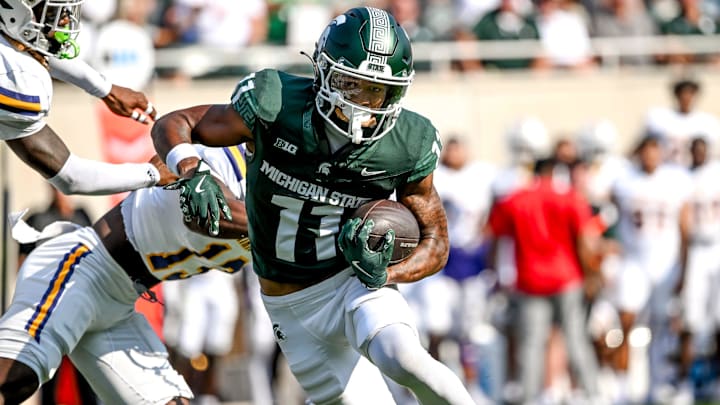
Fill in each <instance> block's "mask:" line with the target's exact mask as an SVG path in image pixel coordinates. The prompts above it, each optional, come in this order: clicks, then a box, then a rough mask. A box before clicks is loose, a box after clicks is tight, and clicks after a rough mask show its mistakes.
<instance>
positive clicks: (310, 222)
mask: <svg viewBox="0 0 720 405" xmlns="http://www.w3.org/2000/svg"><path fill="white" fill-rule="evenodd" d="M232 104H233V108H235V110H236V111H237V112H238V113H239V114H240V115H241V116H242V117H243V119H244V120H245V122H246V123H247V124H248V127H249V128H250V129H251V130H252V131H253V134H254V139H255V142H254V145H255V148H254V152H253V153H252V154H250V155H249V156H248V157H247V160H248V188H249V189H251V190H253V191H252V193H249V194H248V198H247V202H246V203H247V210H248V220H249V224H250V235H251V240H252V241H253V245H254V247H255V248H254V250H253V252H254V253H253V258H254V267H255V271H256V272H257V273H258V274H259V275H260V276H262V277H265V278H269V279H273V280H277V281H286V282H298V281H302V282H308V281H313V280H321V279H323V278H326V277H327V276H328V275H330V274H334V273H337V272H339V271H340V270H342V269H344V268H346V267H347V263H346V262H345V259H344V258H343V257H342V255H340V254H339V252H338V250H337V247H336V244H335V239H336V238H337V234H338V232H339V231H340V226H341V224H342V223H344V222H345V220H346V219H347V218H348V216H349V215H350V213H352V211H353V210H354V209H355V208H357V207H359V206H360V205H362V204H363V203H366V202H368V201H371V200H374V199H381V198H388V197H389V196H390V195H391V194H392V193H393V191H394V190H395V189H396V188H397V187H399V186H402V185H404V184H406V183H409V182H413V181H417V180H419V179H422V178H424V177H426V176H427V175H428V174H430V173H431V172H432V171H433V170H434V169H435V167H436V164H437V160H438V153H439V152H440V140H439V139H438V137H437V131H436V130H435V128H434V127H433V126H432V124H431V123H430V121H429V120H428V119H427V118H424V117H422V116H421V115H418V114H416V113H414V112H412V111H408V110H406V109H404V110H402V112H400V114H399V115H398V117H397V122H396V123H395V126H394V127H392V128H391V129H390V130H389V131H388V133H387V134H386V135H385V136H383V137H381V138H380V139H378V140H376V141H373V142H364V143H361V144H359V145H356V144H353V143H347V144H345V145H344V146H343V147H341V148H340V149H339V150H337V151H335V152H334V153H332V152H331V150H330V149H331V146H330V145H329V142H330V141H329V140H328V138H326V137H325V136H323V134H322V133H318V131H319V130H322V129H323V128H328V127H327V126H325V125H323V120H322V119H321V118H320V117H318V116H317V111H316V107H315V91H314V90H313V81H312V79H309V78H303V77H297V76H292V75H289V74H286V73H283V72H278V71H276V70H263V71H260V72H257V73H255V74H253V75H250V76H249V77H247V78H245V79H244V80H243V81H241V82H240V84H239V85H238V86H237V88H236V89H235V92H234V93H233V96H232ZM290 218H292V219H293V222H292V223H290V221H288V219H290Z"/></svg>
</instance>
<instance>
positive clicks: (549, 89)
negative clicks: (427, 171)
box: [8, 70, 720, 262]
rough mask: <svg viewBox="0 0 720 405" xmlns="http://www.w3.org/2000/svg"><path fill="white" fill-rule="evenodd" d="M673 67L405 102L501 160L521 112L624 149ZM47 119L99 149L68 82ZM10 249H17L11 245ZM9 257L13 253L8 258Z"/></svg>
mask: <svg viewBox="0 0 720 405" xmlns="http://www.w3.org/2000/svg"><path fill="white" fill-rule="evenodd" d="M674 73H675V72H671V71H668V70H649V71H621V70H618V71H595V72H582V73H572V74H569V73H568V72H547V73H542V74H528V73H517V74H507V73H505V74H497V73H481V74H466V75H453V74H447V75H442V76H440V75H433V76H429V75H423V74H419V75H418V76H417V77H416V80H415V84H414V85H413V87H412V88H411V90H410V92H409V95H408V99H407V102H406V107H407V108H409V109H412V110H415V111H417V112H420V113H422V114H425V115H426V116H428V117H430V118H431V119H432V121H433V122H434V124H435V125H436V126H437V127H438V129H439V130H440V133H441V136H443V137H447V136H449V135H450V134H458V135H461V136H463V137H465V138H466V139H467V140H468V142H469V144H470V146H471V147H472V154H473V156H475V157H477V158H479V159H485V160H488V161H491V162H495V163H498V164H502V163H503V162H504V161H505V149H504V145H503V133H504V131H505V129H506V128H507V127H508V126H509V125H510V124H511V123H512V122H514V121H515V120H516V119H517V118H518V117H520V116H523V115H534V116H537V117H539V118H541V119H542V120H544V121H545V123H546V124H547V126H548V128H549V130H550V132H551V134H552V135H553V136H554V137H558V136H561V135H564V136H571V135H572V134H573V133H574V132H575V131H576V130H577V129H578V128H580V127H581V126H582V125H584V124H586V123H588V122H589V121H592V120H596V119H601V118H607V119H610V120H612V121H613V122H615V124H616V125H617V127H618V129H619V131H620V134H621V139H620V142H619V144H618V151H622V152H624V151H627V150H628V149H629V147H630V144H631V143H632V140H633V139H634V138H635V137H636V136H637V134H638V133H639V130H640V127H641V123H642V121H643V117H644V115H645V112H646V111H647V109H648V108H649V107H653V106H662V105H670V104H671V102H672V100H671V94H670V83H671V81H672V80H673V78H674V77H675V74H674ZM694 77H696V78H697V79H698V80H699V81H700V82H701V83H702V85H703V94H702V96H701V100H700V105H699V106H698V107H699V108H700V109H702V110H705V111H708V112H711V113H714V114H716V115H718V116H720V80H718V78H719V77H720V71H717V70H715V71H712V70H705V71H698V72H695V73H694ZM235 84H236V80H234V79H232V80H230V79H228V80H200V81H191V82H183V83H177V82H168V81H156V82H155V83H154V84H153V86H152V87H151V88H149V89H147V93H148V95H149V96H150V97H151V99H152V100H153V102H154V103H155V105H156V107H157V109H158V111H159V112H160V114H162V113H166V112H169V111H171V110H173V109H177V108H182V107H184V106H188V105H193V104H203V103H225V102H227V100H228V99H229V97H230V94H231V92H232V90H233V89H234V87H235ZM53 101H54V103H53V107H52V113H51V115H50V118H49V120H48V121H49V123H50V125H51V126H52V127H53V128H54V129H55V130H56V131H57V132H58V134H60V136H61V137H63V138H64V139H65V141H66V142H67V143H68V145H69V146H70V149H71V150H73V151H74V152H75V153H76V154H78V155H80V156H83V157H96V158H98V157H99V156H100V148H99V136H98V135H97V133H98V132H97V118H96V116H95V108H96V106H97V104H96V103H98V102H99V101H97V100H94V99H93V98H92V97H90V96H88V95H87V94H85V93H83V92H82V91H80V90H78V89H76V88H74V87H71V86H67V85H58V86H56V89H55V95H54V100H53ZM8 155H11V157H10V162H9V163H10V164H9V168H10V178H11V191H12V197H11V201H10V203H11V210H12V211H17V210H19V209H22V208H25V207H29V208H42V207H43V206H44V204H46V201H47V197H48V193H47V191H46V190H47V189H46V187H47V186H46V184H45V183H44V182H43V180H42V178H41V177H40V176H39V175H37V174H36V173H34V172H33V171H32V170H30V169H29V168H28V167H27V166H25V165H24V164H22V163H21V162H20V161H19V160H18V159H17V158H16V157H15V156H14V155H12V153H9V154H8ZM76 198H77V200H78V201H79V202H80V203H82V204H83V205H85V206H86V207H88V208H89V209H90V212H91V213H92V214H93V216H94V218H97V217H98V216H99V215H100V214H102V213H103V212H104V211H105V210H106V209H107V208H108V207H109V199H108V198H105V197H76ZM11 251H12V249H11ZM11 262H12V261H11Z"/></svg>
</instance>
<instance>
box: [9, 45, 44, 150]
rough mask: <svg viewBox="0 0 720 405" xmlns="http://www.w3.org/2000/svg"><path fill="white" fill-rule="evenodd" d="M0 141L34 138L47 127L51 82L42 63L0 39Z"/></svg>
mask: <svg viewBox="0 0 720 405" xmlns="http://www.w3.org/2000/svg"><path fill="white" fill-rule="evenodd" d="M0 58H1V59H2V63H1V64H0V139H2V140H11V139H17V138H22V137H25V136H29V135H32V134H34V133H36V132H37V131H39V130H40V129H42V128H43V127H44V126H45V117H46V116H47V115H48V112H49V111H50V104H51V101H52V94H53V88H52V79H51V78H50V73H49V72H48V70H47V69H46V68H45V66H43V65H42V64H41V63H40V62H38V61H37V60H35V59H34V58H33V57H32V56H30V55H29V54H27V53H26V52H18V51H17V50H16V49H15V48H14V47H12V45H10V44H9V43H8V41H7V40H6V39H5V38H4V37H2V36H0Z"/></svg>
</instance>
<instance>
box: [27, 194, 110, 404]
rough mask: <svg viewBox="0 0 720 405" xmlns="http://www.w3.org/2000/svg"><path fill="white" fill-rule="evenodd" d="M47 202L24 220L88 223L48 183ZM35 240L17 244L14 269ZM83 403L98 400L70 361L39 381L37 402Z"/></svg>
mask: <svg viewBox="0 0 720 405" xmlns="http://www.w3.org/2000/svg"><path fill="white" fill-rule="evenodd" d="M47 189H48V190H49V191H50V194H51V199H50V204H49V205H48V207H47V208H45V209H44V210H43V211H39V212H36V213H34V214H31V215H30V216H29V217H28V219H27V220H26V222H27V223H28V225H30V226H31V227H33V228H35V229H38V230H40V231H42V229H43V228H45V227H46V226H48V225H50V224H52V223H53V222H56V221H69V222H73V223H75V224H78V225H80V226H89V225H91V224H92V222H91V221H90V216H89V215H88V213H87V211H85V209H84V208H83V207H78V206H76V205H75V203H74V202H73V200H72V197H68V196H66V195H65V194H63V193H61V192H60V191H59V190H58V189H56V188H55V187H53V186H52V185H50V184H48V186H47ZM42 242H43V241H40V242H38V243H24V244H20V246H19V251H18V269H19V268H20V266H22V264H23V262H24V261H25V259H26V258H27V256H28V255H29V254H30V253H31V252H32V251H33V250H34V249H35V248H36V247H37V245H38V244H39V243H42ZM77 401H80V403H82V404H83V405H93V404H97V403H98V400H97V397H96V396H95V393H94V392H93V390H92V388H90V385H89V384H88V382H87V380H86V379H85V378H84V377H83V376H82V374H80V373H78V372H77V370H76V369H75V367H74V366H73V365H72V363H71V362H70V361H69V360H68V359H67V358H64V359H63V361H62V363H61V365H60V368H59V369H58V371H57V373H55V376H54V377H53V378H52V379H50V380H49V381H48V382H46V383H45V384H43V386H42V388H41V404H42V405H55V404H67V403H76V402H77Z"/></svg>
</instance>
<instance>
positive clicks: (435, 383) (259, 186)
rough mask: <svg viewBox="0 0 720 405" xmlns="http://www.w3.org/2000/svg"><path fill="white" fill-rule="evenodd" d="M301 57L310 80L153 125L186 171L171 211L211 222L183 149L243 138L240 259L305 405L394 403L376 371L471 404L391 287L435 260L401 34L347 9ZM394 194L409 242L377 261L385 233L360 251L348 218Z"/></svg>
mask: <svg viewBox="0 0 720 405" xmlns="http://www.w3.org/2000/svg"><path fill="white" fill-rule="evenodd" d="M312 60H313V63H314V66H315V77H314V79H312V78H305V77H300V76H294V75H290V74H287V73H283V72H279V71H276V70H271V69H266V70H261V71H259V72H256V73H254V74H251V75H250V76H248V77H246V78H245V79H243V80H241V81H240V83H239V84H238V86H237V87H236V88H235V91H234V92H233V94H232V96H231V99H230V102H229V103H228V104H224V105H205V106H195V107H190V108H186V109H183V110H179V111H175V112H173V113H170V114H168V115H166V116H165V117H163V118H162V119H160V120H159V121H158V122H157V124H156V125H155V127H154V128H153V131H152V135H153V140H154V142H155V147H156V149H157V151H158V153H159V154H160V156H161V157H163V158H164V159H165V160H166V162H167V163H168V166H169V167H170V168H171V169H173V170H176V171H177V173H178V174H179V175H180V176H181V177H183V178H185V179H186V180H184V183H182V185H181V186H182V189H183V191H182V193H181V205H182V207H183V209H184V210H185V212H186V213H188V214H190V215H188V218H190V217H192V216H193V215H194V214H199V215H200V216H201V217H203V224H204V225H205V226H213V225H215V226H216V225H217V221H218V220H219V216H220V211H221V210H220V208H219V207H221V206H222V204H220V203H221V202H222V201H220V199H221V198H222V195H221V194H218V193H217V192H216V189H215V188H214V187H212V186H214V182H213V178H212V176H205V177H204V178H205V180H204V181H202V182H199V181H197V180H196V181H194V182H190V181H191V179H197V178H198V177H197V176H193V174H194V173H195V171H196V168H198V167H202V165H203V163H202V161H201V160H199V157H198V156H197V154H196V153H195V150H194V148H192V147H191V146H190V145H189V143H191V142H197V143H203V144H206V145H215V146H219V145H235V144H240V143H246V144H247V146H248V152H247V156H246V159H247V162H248V163H247V164H248V169H247V176H246V178H247V187H248V193H247V197H246V204H247V213H248V220H249V233H250V240H251V244H252V253H253V267H254V270H255V272H256V273H257V274H258V276H259V278H260V286H261V289H262V293H263V295H262V296H263V301H264V304H265V308H266V309H267V311H268V313H269V315H270V318H271V319H272V322H273V330H274V334H275V337H276V340H277V341H278V343H279V345H280V347H281V349H282V351H283V353H284V354H285V356H286V358H287V359H288V363H289V364H290V368H291V369H292V372H293V373H294V375H295V376H296V377H297V379H298V381H299V382H300V384H301V385H302V386H303V387H304V389H305V390H306V392H307V394H308V396H309V397H310V399H311V400H312V401H313V402H314V403H316V404H329V403H332V404H339V403H342V404H369V403H372V404H390V403H394V402H393V399H392V396H391V394H390V393H389V390H388V388H387V386H386V384H385V383H384V380H383V378H382V375H381V372H382V373H384V374H385V375H386V376H388V377H389V378H391V379H392V380H394V381H396V382H397V383H399V384H401V385H404V386H406V387H408V388H409V389H410V390H411V391H412V392H413V393H414V394H415V395H416V396H417V397H418V399H419V400H420V402H421V403H423V404H433V405H435V404H472V403H473V400H472V399H471V397H470V395H469V394H468V392H467V390H466V389H465V388H464V386H463V384H462V382H461V381H460V379H459V378H458V377H457V376H456V375H455V374H453V372H452V371H450V369H448V368H447V367H445V366H444V365H443V364H441V363H439V362H437V361H436V360H434V359H433V358H432V357H431V356H430V355H429V354H428V353H427V351H425V349H424V348H423V347H422V345H421V343H420V340H419V339H418V334H417V331H416V329H415V326H414V323H413V320H412V315H411V312H410V309H409V308H408V305H407V303H406V302H405V300H404V299H403V297H402V296H401V295H400V293H399V292H398V291H397V289H396V288H392V284H396V283H407V282H413V281H417V280H419V279H422V278H424V277H427V276H429V275H431V274H434V273H435V272H437V271H439V270H440V269H441V268H442V266H443V265H444V264H445V261H446V260H447V255H448V237H447V229H446V228H447V223H446V219H445V213H444V211H443V208H442V204H441V201H440V199H439V197H438V195H437V192H436V191H435V188H434V187H433V175H432V172H433V170H434V169H435V167H436V164H437V161H438V155H439V152H440V149H441V146H440V140H439V138H438V134H437V131H436V129H435V128H434V127H433V125H432V124H431V123H430V121H429V120H428V119H427V118H425V117H423V116H421V115H419V114H416V113H414V112H412V111H409V110H406V109H402V108H401V102H402V100H403V98H404V95H405V93H406V91H407V89H408V87H409V86H410V83H411V82H412V80H413V68H412V52H411V48H410V42H409V40H408V38H407V35H406V33H405V31H404V30H403V29H402V28H401V27H400V26H399V25H398V24H397V22H396V21H395V19H394V18H393V17H392V16H391V15H389V14H388V13H386V12H385V11H382V10H379V9H375V8H369V7H364V8H354V9H351V10H349V11H347V12H346V13H344V14H342V15H339V16H338V17H336V18H335V19H334V20H333V21H332V22H331V23H330V24H329V25H328V27H327V28H326V29H325V31H324V33H323V34H322V36H321V37H320V39H319V40H318V42H317V44H316V49H315V53H314V55H313V57H312ZM393 192H395V193H396V195H397V199H398V201H400V202H401V203H403V204H405V205H406V206H407V207H408V208H409V209H411V210H412V211H413V212H414V214H415V216H416V218H417V220H418V223H419V225H420V229H421V241H420V244H419V246H418V247H417V249H416V250H415V252H414V253H413V254H412V255H411V256H410V257H409V258H408V259H407V260H405V261H403V262H401V263H399V264H395V265H392V266H389V267H388V263H389V259H390V256H391V253H392V249H393V243H392V242H393V238H394V232H392V231H389V232H388V233H387V234H386V237H385V243H384V246H383V247H382V248H381V249H380V251H373V250H371V249H370V248H369V247H368V245H367V238H368V233H369V231H370V230H371V228H372V226H373V224H372V223H366V224H365V225H364V226H362V227H360V226H359V224H358V221H356V220H348V219H349V217H350V215H351V213H352V212H353V210H354V209H355V208H357V207H358V206H360V205H362V204H363V203H365V202H368V201H371V200H375V199H383V198H389V197H390V196H391V194H392V193H393ZM386 285H387V287H386Z"/></svg>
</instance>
